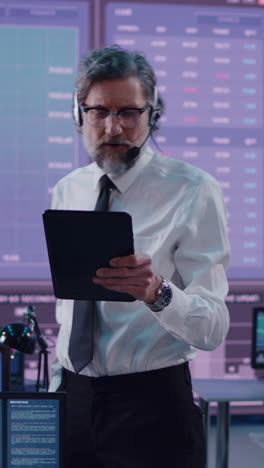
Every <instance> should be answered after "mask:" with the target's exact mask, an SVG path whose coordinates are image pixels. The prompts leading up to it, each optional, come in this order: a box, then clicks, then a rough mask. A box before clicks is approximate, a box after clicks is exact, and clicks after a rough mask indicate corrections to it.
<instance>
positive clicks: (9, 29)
mask: <svg viewBox="0 0 264 468" xmlns="http://www.w3.org/2000/svg"><path fill="white" fill-rule="evenodd" d="M89 25H90V9H89V2H88V1H85V2H84V1H76V2H67V1H61V0H60V1H55V0H54V1H45V2H44V1H35V0H34V1H33V0H29V1H25V2H24V1H19V2H17V1H11V0H8V1H7V0H6V1H1V2H0V26H1V28H0V56H1V63H0V100H1V107H0V134H1V152H0V213H1V224H0V238H1V243H0V280H1V279H3V280H11V279H12V280H13V279H19V280H21V279H47V278H50V271H49V265H48V258H47V253H46V244H45V239H44V231H43V227H42V212H43V211H44V210H45V209H47V208H49V207H50V195H51V191H52V188H53V186H54V184H55V183H56V182H57V181H58V179H60V178H61V177H62V176H64V175H65V174H66V173H67V172H69V171H71V170H72V169H74V168H75V167H77V166H78V165H79V164H80V148H79V138H78V136H77V134H76V132H75V129H74V126H73V122H72V115H71V108H72V92H73V87H74V77H75V73H76V69H77V66H78V63H79V60H80V57H81V56H82V55H83V54H84V53H85V52H87V49H88V47H89V45H90V39H89V37H90V35H89V30H90V26H89Z"/></svg>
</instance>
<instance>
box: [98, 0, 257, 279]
mask: <svg viewBox="0 0 264 468" xmlns="http://www.w3.org/2000/svg"><path fill="white" fill-rule="evenodd" d="M196 3H197V2H196ZM207 3H208V4H207V5H206V4H203V2H199V4H195V2H193V3H191V2H190V1H188V2H176V1H175V2H168V3H163V2H162V3H161V2H160V3H158V2H155V1H153V2H151V1H147V2H132V1H131V2H112V1H105V2H104V16H103V22H104V24H103V27H102V30H103V31H104V33H103V37H102V41H103V42H104V43H105V44H107V45H109V44H113V43H116V44H119V45H120V46H122V47H125V48H128V49H136V50H138V51H140V52H143V53H144V54H145V55H146V57H147V59H148V60H149V61H150V63H151V64H152V66H153V67H154V70H155V72H156V75H157V77H158V87H159V91H160V93H161V94H162V96H163V98H164V100H165V103H166V115H165V116H164V117H163V118H162V122H161V129H160V131H159V133H158V135H157V136H156V142H157V143H158V145H159V147H160V149H161V150H162V152H164V155H165V157H166V155H170V156H172V157H175V158H176V159H182V160H184V161H186V162H188V163H190V164H193V165H195V166H198V167H200V168H202V169H205V170H206V171H208V172H210V173H211V174H212V175H213V176H214V177H215V178H216V179H217V180H218V181H219V182H220V185H221V187H222V189H223V193H224V199H225V203H226V208H227V214H228V221H229V236H230V241H231V248H232V256H231V264H230V268H229V270H228V276H229V279H230V280H232V279H238V280H247V279H251V280H254V279H256V280H259V279H263V278H264V252H263V245H264V243H263V240H264V232H263V231H264V224H263V221H264V220H263V206H262V205H263V182H262V180H263V175H264V174H263V171H264V168H263V146H264V122H263V82H264V73H263V71H264V69H263V59H262V57H263V44H264V42H263V41H264V8H262V7H261V6H257V1H256V2H255V5H256V6H255V7H252V3H254V2H250V3H251V7H250V8H249V7H247V6H245V5H244V6H242V2H234V1H232V0H229V2H228V0H225V1H223V2H222V4H221V2H220V1H217V2H216V1H212V2H207ZM234 3H236V6H234ZM244 3H245V2H244ZM258 3H259V4H260V3H261V4H263V6H264V2H262V1H261V2H260V1H259V2H258Z"/></svg>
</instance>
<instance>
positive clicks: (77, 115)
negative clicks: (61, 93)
mask: <svg viewBox="0 0 264 468" xmlns="http://www.w3.org/2000/svg"><path fill="white" fill-rule="evenodd" d="M72 116H73V120H74V122H75V124H76V125H77V127H82V125H83V117H82V111H81V108H80V106H79V104H78V99H77V95H76V93H74V95H73V101H72Z"/></svg>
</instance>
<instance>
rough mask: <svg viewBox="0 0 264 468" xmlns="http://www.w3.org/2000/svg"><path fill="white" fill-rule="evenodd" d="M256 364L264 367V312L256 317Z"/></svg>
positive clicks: (259, 312)
mask: <svg viewBox="0 0 264 468" xmlns="http://www.w3.org/2000/svg"><path fill="white" fill-rule="evenodd" d="M255 333H256V336H255V340H256V349H255V353H256V357H255V359H256V364H257V365H258V366H262V367H264V310H263V311H258V314H257V317H256V330H255Z"/></svg>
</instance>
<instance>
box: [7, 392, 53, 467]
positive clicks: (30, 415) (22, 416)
mask: <svg viewBox="0 0 264 468" xmlns="http://www.w3.org/2000/svg"><path fill="white" fill-rule="evenodd" d="M6 430H7V451H6V452H7V468H11V467H12V466H20V467H22V466H38V467H39V468H41V467H43V468H44V467H45V466H49V467H52V466H54V467H59V466H60V435H59V433H60V421H59V401H58V400H51V399H43V400H41V399H34V400H30V399H27V398H26V397H25V398H20V399H19V398H17V399H10V400H8V401H7V427H6Z"/></svg>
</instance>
